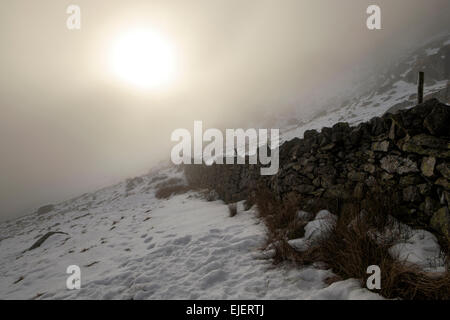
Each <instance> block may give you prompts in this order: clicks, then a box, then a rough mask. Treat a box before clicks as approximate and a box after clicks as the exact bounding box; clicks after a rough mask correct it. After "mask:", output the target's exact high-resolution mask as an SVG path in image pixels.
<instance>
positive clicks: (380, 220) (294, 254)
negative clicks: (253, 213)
mask: <svg viewBox="0 0 450 320" xmlns="http://www.w3.org/2000/svg"><path fill="white" fill-rule="evenodd" d="M254 201H255V203H256V204H257V207H258V211H259V213H260V215H261V217H262V218H263V220H264V222H265V224H266V226H267V229H268V246H269V245H271V246H272V247H273V248H274V249H275V254H274V256H273V262H274V263H275V264H278V263H281V262H285V261H289V262H293V263H295V264H298V265H301V266H303V265H309V264H312V263H314V262H317V261H321V262H324V263H325V264H326V265H327V266H328V267H329V268H331V269H332V271H333V272H334V273H335V274H336V275H337V279H348V278H357V279H359V280H360V282H361V285H362V286H363V287H365V285H366V280H367V277H368V276H369V275H368V274H367V273H366V271H367V267H368V266H370V265H378V266H379V267H380V269H381V275H382V281H381V290H378V291H377V290H375V291H376V292H378V293H380V294H381V295H382V296H384V297H386V298H390V299H393V298H402V299H422V300H425V299H450V273H449V272H446V273H445V274H444V275H443V276H441V277H439V278H436V277H431V276H429V275H428V274H426V273H424V272H422V271H421V270H419V269H418V268H416V267H415V266H412V265H410V264H406V263H404V262H401V261H398V260H396V259H393V258H392V257H391V256H390V254H389V251H388V250H389V248H390V247H391V246H392V245H393V244H394V243H395V242H396V241H398V240H399V239H401V238H402V237H404V236H405V235H404V234H403V233H402V230H401V228H400V227H399V226H398V225H397V224H396V223H395V221H394V220H392V219H389V218H388V217H389V215H392V216H393V215H394V213H395V212H396V210H397V204H398V201H397V199H396V198H395V197H394V196H393V195H391V194H387V193H382V192H380V193H373V194H372V195H370V196H369V198H366V199H365V200H364V201H360V200H356V199H351V200H348V201H342V200H341V199H335V200H333V202H332V203H331V205H330V206H333V207H335V208H337V213H338V221H337V224H336V226H335V227H334V228H333V230H331V231H332V232H331V233H330V235H329V236H328V237H327V238H323V239H320V240H319V241H318V242H317V243H316V244H315V245H314V246H312V247H311V248H309V249H308V250H307V251H305V252H298V251H296V250H294V249H293V248H292V247H291V246H290V245H289V244H288V240H289V239H293V238H298V237H301V236H302V232H304V230H303V228H304V226H305V224H306V223H307V222H306V221H298V219H297V218H296V212H297V211H298V210H299V209H300V208H301V199H295V197H288V198H287V199H283V200H282V201H281V200H280V199H276V198H275V197H274V196H273V194H272V193H271V192H270V191H269V190H267V189H260V190H259V191H258V192H257V193H256V196H255V199H254ZM336 204H338V205H336ZM362 212H365V214H362ZM385 228H390V229H391V230H394V231H395V232H393V233H392V234H391V235H390V236H389V237H387V238H383V239H380V238H376V237H375V236H374V235H375V234H376V231H379V232H381V231H383V230H384V229H385ZM381 240H382V241H381ZM441 240H442V239H441ZM446 245H447V246H448V243H447V244H446ZM330 281H334V280H330Z"/></svg>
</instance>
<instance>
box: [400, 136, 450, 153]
mask: <svg viewBox="0 0 450 320" xmlns="http://www.w3.org/2000/svg"><path fill="white" fill-rule="evenodd" d="M409 142H411V143H412V144H415V145H417V146H421V147H426V148H434V149H449V148H450V146H449V142H448V141H446V140H445V139H441V138H438V137H434V136H430V135H427V134H418V135H415V136H413V137H412V138H411V139H410V140H409Z"/></svg>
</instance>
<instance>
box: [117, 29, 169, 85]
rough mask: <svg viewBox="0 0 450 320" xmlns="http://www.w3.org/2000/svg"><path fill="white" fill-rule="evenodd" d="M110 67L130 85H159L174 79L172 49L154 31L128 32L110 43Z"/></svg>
mask: <svg viewBox="0 0 450 320" xmlns="http://www.w3.org/2000/svg"><path fill="white" fill-rule="evenodd" d="M111 66H112V68H113V70H114V72H115V73H116V74H117V75H118V76H119V77H120V78H122V79H123V80H125V81H127V82H129V83H131V84H133V85H136V86H139V87H143V88H154V87H160V86H163V85H167V84H169V83H170V82H171V81H173V80H174V77H175V71H176V61H175V52H174V48H173V47H172V46H171V44H170V43H169V42H168V41H167V40H166V39H164V37H162V36H161V35H160V34H158V33H156V32H154V31H151V30H133V31H129V32H127V33H125V34H123V35H122V36H121V37H119V38H118V40H117V42H116V43H115V45H114V46H113V48H112V55H111Z"/></svg>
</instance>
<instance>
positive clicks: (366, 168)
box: [363, 163, 375, 174]
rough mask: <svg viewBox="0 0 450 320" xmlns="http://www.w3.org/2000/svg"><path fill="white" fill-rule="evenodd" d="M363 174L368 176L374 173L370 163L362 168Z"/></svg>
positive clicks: (373, 167)
mask: <svg viewBox="0 0 450 320" xmlns="http://www.w3.org/2000/svg"><path fill="white" fill-rule="evenodd" d="M363 169H364V171H365V172H368V173H370V174H372V173H374V172H375V166H374V165H373V164H370V163H366V164H365V165H364V167H363Z"/></svg>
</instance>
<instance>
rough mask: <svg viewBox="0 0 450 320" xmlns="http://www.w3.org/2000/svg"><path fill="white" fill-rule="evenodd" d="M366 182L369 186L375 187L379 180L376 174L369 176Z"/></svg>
mask: <svg viewBox="0 0 450 320" xmlns="http://www.w3.org/2000/svg"><path fill="white" fill-rule="evenodd" d="M365 183H366V185H367V186H368V187H369V188H372V187H374V186H376V185H377V180H376V179H375V177H374V176H369V177H368V178H367V179H366V181H365Z"/></svg>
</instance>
